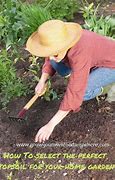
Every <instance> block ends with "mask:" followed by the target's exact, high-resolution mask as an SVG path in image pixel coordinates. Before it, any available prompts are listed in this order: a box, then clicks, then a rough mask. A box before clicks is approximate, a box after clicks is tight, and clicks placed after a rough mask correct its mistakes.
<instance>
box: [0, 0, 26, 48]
mask: <svg viewBox="0 0 115 180" xmlns="http://www.w3.org/2000/svg"><path fill="white" fill-rule="evenodd" d="M20 6H21V5H20V3H19V2H18V0H6V1H2V3H1V12H0V40H1V42H2V43H3V44H5V46H6V49H9V48H10V47H13V49H16V46H17V45H18V44H19V45H21V44H23V43H24V41H25V38H24V35H23V34H24V33H25V31H24V27H25V24H24V23H23V21H21V16H20Z"/></svg>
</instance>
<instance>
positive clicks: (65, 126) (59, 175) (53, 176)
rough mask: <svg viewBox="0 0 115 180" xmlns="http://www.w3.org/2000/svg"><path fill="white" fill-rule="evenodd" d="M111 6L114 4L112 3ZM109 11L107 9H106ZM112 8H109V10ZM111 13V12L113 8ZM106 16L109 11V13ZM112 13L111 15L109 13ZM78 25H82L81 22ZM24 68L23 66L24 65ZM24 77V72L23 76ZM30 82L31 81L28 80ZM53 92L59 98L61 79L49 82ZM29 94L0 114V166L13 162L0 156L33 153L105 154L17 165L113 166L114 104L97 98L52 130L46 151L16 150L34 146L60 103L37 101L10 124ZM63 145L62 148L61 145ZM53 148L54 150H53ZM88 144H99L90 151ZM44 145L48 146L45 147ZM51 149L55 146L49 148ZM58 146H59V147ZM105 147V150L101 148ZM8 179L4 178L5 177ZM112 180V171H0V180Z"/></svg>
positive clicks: (86, 103)
mask: <svg viewBox="0 0 115 180" xmlns="http://www.w3.org/2000/svg"><path fill="white" fill-rule="evenodd" d="M113 3H114V2H113ZM109 7H111V5H110V6H109ZM112 7H113V6H112ZM112 10H115V9H114V8H113V9H112ZM109 12H110V11H109ZM112 12H113V11H112ZM79 21H82V20H81V18H80V20H79ZM26 65H27V64H26ZM18 70H19V71H18V75H19V76H23V73H24V72H25V70H26V67H25V64H22V65H19V66H18ZM27 73H28V72H27ZM30 78H31V77H30ZM52 81H53V88H54V89H55V90H57V93H58V95H60V96H62V95H63V94H64V90H65V84H64V83H63V79H62V78H60V77H58V76H56V77H54V78H53V80H52ZM32 95H33V94H30V95H29V96H28V97H21V98H16V99H13V100H12V101H11V102H10V103H9V104H8V106H7V108H6V109H2V110H0V153H1V163H3V164H4V163H6V164H10V163H13V162H15V160H14V159H3V158H2V154H3V153H5V152H7V153H8V152H9V153H21V154H23V153H24V152H30V153H32V154H36V153H47V154H48V153H61V154H63V153H68V154H69V153H72V154H79V153H107V156H106V157H105V158H104V159H82V158H80V159H78V158H68V159H67V158H66V159H65V158H63V157H61V158H57V159H38V160H34V159H24V157H21V158H19V162H20V163H22V164H24V163H26V164H28V165H29V164H33V163H34V164H35V163H36V164H39V163H43V162H45V163H46V164H48V163H49V164H62V165H66V164H69V163H70V162H71V163H74V164H85V165H86V166H87V167H88V165H90V164H115V140H114V139H115V103H114V102H113V103H108V102H107V101H105V100H104V97H101V99H100V103H99V104H98V103H97V101H96V99H93V100H90V101H87V102H83V104H82V106H81V111H80V112H78V113H71V114H69V115H68V116H67V117H66V118H65V119H64V120H63V121H62V122H61V123H60V124H59V125H57V126H56V128H55V129H54V131H53V133H52V135H51V137H50V139H49V140H48V141H47V142H46V147H44V146H42V147H40V146H38V147H37V145H40V144H39V143H37V144H35V145H34V147H31V146H29V145H28V147H26V146H24V147H18V146H17V144H18V143H21V144H23V143H28V144H31V143H34V138H35V135H36V133H37V131H38V129H39V128H40V127H42V126H43V125H45V124H46V123H47V122H48V121H49V120H50V119H51V117H52V116H53V115H54V114H55V113H56V111H57V110H58V107H59V104H60V101H61V99H59V100H54V101H50V102H47V101H45V100H44V99H38V100H37V101H36V102H35V104H34V105H33V106H32V108H31V109H30V110H29V111H28V112H27V113H26V116H25V121H26V123H25V124H19V123H17V122H11V121H9V119H8V116H9V115H12V116H16V115H17V113H18V112H19V110H20V109H21V108H22V107H23V106H24V105H25V104H26V103H27V102H28V101H29V99H30V98H31V97H32ZM64 143H65V144H66V145H65V146H63V144H64ZM72 143H75V144H77V145H79V144H81V145H85V144H86V145H87V146H86V147H82V146H79V147H75V146H74V145H73V146H70V147H68V146H67V145H68V144H72ZM56 144H57V146H56ZM92 144H99V145H100V146H99V145H95V146H94V147H91V145H92ZM48 145H51V147H50V146H48ZM53 145H55V146H53ZM59 145H60V146H59ZM104 145H105V146H104ZM9 174H10V175H11V177H12V178H8V175H9ZM7 179H12V180H37V179H40V180H43V179H46V180H59V179H60V180H115V170H108V171H107V170H89V169H88V168H86V169H84V170H83V171H81V172H80V171H79V170H78V169H76V170H72V169H71V170H67V169H65V170H64V169H63V170H46V169H43V170H39V169H37V170H29V169H27V170H19V171H18V170H0V180H7Z"/></svg>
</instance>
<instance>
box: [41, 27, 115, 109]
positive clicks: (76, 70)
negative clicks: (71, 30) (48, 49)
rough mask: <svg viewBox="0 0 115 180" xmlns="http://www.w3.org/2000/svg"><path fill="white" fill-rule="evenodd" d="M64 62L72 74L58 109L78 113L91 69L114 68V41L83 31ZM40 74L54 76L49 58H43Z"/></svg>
mask: <svg viewBox="0 0 115 180" xmlns="http://www.w3.org/2000/svg"><path fill="white" fill-rule="evenodd" d="M65 62H66V63H67V64H68V65H69V66H70V67H71V69H72V73H71V76H70V78H69V82H68V86H67V89H66V92H65V95H64V98H63V100H62V102H61V104H60V107H59V109H60V110H63V111H71V110H73V111H79V110H80V106H81V104H82V102H83V97H84V94H85V90H86V86H87V81H88V76H89V73H90V69H91V68H92V67H108V68H115V40H112V39H110V38H108V37H104V36H101V35H99V34H97V33H94V32H91V31H88V30H83V33H82V36H81V38H80V40H79V41H78V42H77V43H76V44H75V45H74V46H73V47H72V48H71V49H69V51H68V52H67V54H66V58H65ZM42 72H46V73H48V74H49V75H50V76H53V75H54V74H55V70H54V69H53V68H52V66H51V64H50V61H49V58H45V63H44V65H43V68H42Z"/></svg>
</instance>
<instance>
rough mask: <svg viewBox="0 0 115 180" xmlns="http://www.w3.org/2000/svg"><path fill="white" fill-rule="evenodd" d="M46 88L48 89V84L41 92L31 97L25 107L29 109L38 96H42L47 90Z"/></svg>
mask: <svg viewBox="0 0 115 180" xmlns="http://www.w3.org/2000/svg"><path fill="white" fill-rule="evenodd" d="M46 90H47V85H46V87H45V89H44V91H43V92H42V93H41V94H38V93H37V94H35V95H34V96H33V97H32V98H31V99H30V101H29V102H28V103H27V104H26V105H25V106H24V109H26V110H28V109H29V108H30V107H31V106H32V104H33V103H34V102H35V101H36V100H37V98H38V97H40V96H42V95H43V94H44V93H45V92H46Z"/></svg>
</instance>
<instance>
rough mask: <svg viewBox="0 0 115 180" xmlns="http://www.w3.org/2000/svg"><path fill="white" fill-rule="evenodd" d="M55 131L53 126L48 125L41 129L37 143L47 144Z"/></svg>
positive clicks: (36, 137) (37, 136)
mask: <svg viewBox="0 0 115 180" xmlns="http://www.w3.org/2000/svg"><path fill="white" fill-rule="evenodd" d="M53 130H54V126H53V125H52V124H49V123H48V124H46V125H45V126H43V127H42V128H40V129H39V131H38V132H37V134H36V136H35V142H39V143H41V142H45V141H46V140H48V139H49V137H50V135H51V134H52V132H53Z"/></svg>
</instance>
